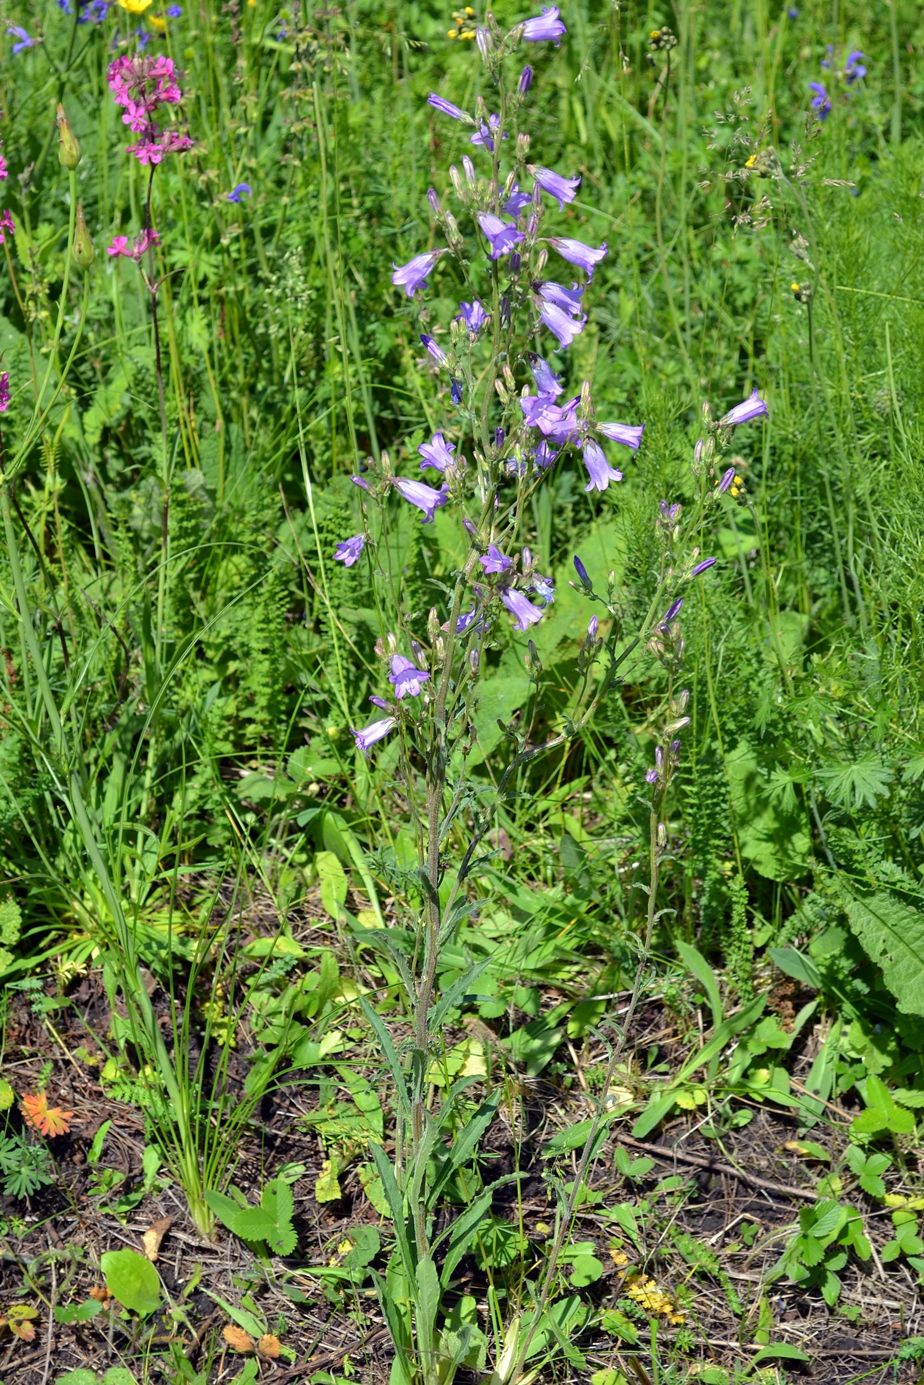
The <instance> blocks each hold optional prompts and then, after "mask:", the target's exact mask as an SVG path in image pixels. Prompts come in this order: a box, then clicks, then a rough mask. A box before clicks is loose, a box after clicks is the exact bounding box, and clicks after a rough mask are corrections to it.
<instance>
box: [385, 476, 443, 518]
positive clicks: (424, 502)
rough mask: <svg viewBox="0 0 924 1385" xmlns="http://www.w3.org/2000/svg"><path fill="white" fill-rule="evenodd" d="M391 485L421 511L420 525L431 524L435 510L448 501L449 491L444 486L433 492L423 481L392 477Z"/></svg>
mask: <svg viewBox="0 0 924 1385" xmlns="http://www.w3.org/2000/svg"><path fill="white" fill-rule="evenodd" d="M392 485H393V486H394V488H395V490H396V491H397V492H398V494H399V495H400V496H401V497H402V498H403V499H404V500H407V501H408V503H409V504H411V505H416V506H417V508H418V510H422V511H423V519H422V520H421V524H431V523H432V522H433V516H434V515H435V514H436V512H437V510H438V509H440V508H441V507H442V506H443V505H445V504H446V501H447V500H448V499H449V490H448V488H447V487H446V486H440V488H439V490H434V488H433V487H432V486H428V485H426V484H425V483H424V482H423V481H406V480H405V479H404V477H403V476H393V477H392Z"/></svg>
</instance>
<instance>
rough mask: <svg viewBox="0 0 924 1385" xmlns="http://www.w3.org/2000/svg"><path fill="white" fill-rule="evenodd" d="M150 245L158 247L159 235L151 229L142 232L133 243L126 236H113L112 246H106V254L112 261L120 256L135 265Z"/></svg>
mask: <svg viewBox="0 0 924 1385" xmlns="http://www.w3.org/2000/svg"><path fill="white" fill-rule="evenodd" d="M152 245H160V233H159V232H158V231H155V230H153V229H152V230H150V231H148V230H144V231H142V232H141V235H140V236H139V237H138V238H137V240H134V241H129V239H128V236H113V238H112V244H111V245H107V246H106V254H107V255H111V256H112V257H113V259H116V258H117V257H118V256H119V255H121V256H123V257H124V258H125V259H126V260H134V261H135V262H136V263H137V262H138V261H139V260H140V259H141V258H142V256H144V255H145V254H146V253H147V251H148V250H150V248H151V246H152Z"/></svg>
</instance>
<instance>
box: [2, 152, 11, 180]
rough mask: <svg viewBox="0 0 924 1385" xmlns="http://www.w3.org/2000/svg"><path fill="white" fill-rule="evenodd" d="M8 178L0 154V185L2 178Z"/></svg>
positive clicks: (8, 174)
mask: <svg viewBox="0 0 924 1385" xmlns="http://www.w3.org/2000/svg"><path fill="white" fill-rule="evenodd" d="M9 176H10V171H9V169H8V168H7V166H6V159H5V158H4V157H3V155H2V154H0V183H2V182H3V180H4V178H8V177H9Z"/></svg>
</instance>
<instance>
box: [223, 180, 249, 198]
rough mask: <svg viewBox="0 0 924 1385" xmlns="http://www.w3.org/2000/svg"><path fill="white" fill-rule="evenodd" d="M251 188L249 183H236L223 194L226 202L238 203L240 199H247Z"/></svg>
mask: <svg viewBox="0 0 924 1385" xmlns="http://www.w3.org/2000/svg"><path fill="white" fill-rule="evenodd" d="M252 192H253V188H252V187H251V186H250V184H249V183H237V184H236V185H235V186H234V187H233V188H232V189H231V191H230V192H226V193H225V201H226V202H240V200H241V198H242V197H249V196H250V194H251V193H252Z"/></svg>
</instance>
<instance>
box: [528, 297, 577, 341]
mask: <svg viewBox="0 0 924 1385" xmlns="http://www.w3.org/2000/svg"><path fill="white" fill-rule="evenodd" d="M539 321H540V322H541V323H542V325H543V326H544V327H548V329H549V331H550V332H554V334H555V336H556V337H557V338H558V345H559V346H570V345H571V343H572V342H573V341H574V339H575V337H579V336H580V335H581V333H582V332H583V330H584V323H585V322H586V321H587V318H586V317H579V318H576V319H575V318H572V317H570V316H569V315H568V314H567V313H566V312H563V311H562V309H561V308H559V307H558V306H557V304H555V303H549V302H547V301H546V300H545V299H540V308H539Z"/></svg>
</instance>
